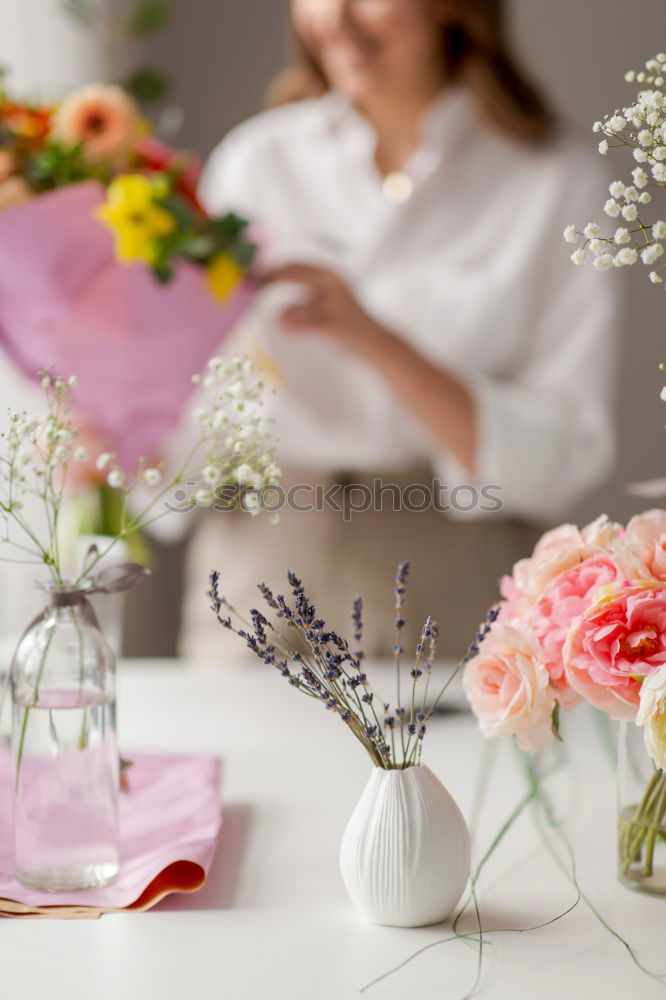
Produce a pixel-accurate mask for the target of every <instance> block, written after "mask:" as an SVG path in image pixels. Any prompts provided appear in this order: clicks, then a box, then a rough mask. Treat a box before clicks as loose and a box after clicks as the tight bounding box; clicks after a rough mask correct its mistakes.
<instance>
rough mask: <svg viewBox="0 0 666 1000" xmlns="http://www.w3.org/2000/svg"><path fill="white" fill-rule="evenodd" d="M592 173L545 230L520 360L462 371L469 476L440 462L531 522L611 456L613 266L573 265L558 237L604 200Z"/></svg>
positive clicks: (600, 472)
mask: <svg viewBox="0 0 666 1000" xmlns="http://www.w3.org/2000/svg"><path fill="white" fill-rule="evenodd" d="M589 173H590V176H589V178H588V181H589V183H583V184H582V185H579V188H578V191H577V193H575V194H573V195H572V194H571V187H569V188H568V194H569V197H567V199H566V207H565V208H564V212H561V211H559V210H558V211H557V212H554V213H553V215H554V217H553V219H552V231H549V232H547V233H545V234H544V235H543V242H544V244H545V245H544V247H542V248H541V251H540V253H541V266H540V267H539V266H535V268H534V274H535V275H536V274H540V275H541V289H540V292H539V294H538V295H537V296H536V299H535V308H534V321H533V337H532V340H531V342H530V343H529V344H526V345H525V352H524V359H523V361H522V362H520V363H519V364H518V366H517V368H516V369H515V371H514V372H512V374H511V377H504V378H499V377H492V376H489V375H486V374H482V373H478V372H470V373H460V374H461V375H462V377H463V380H464V381H466V383H467V385H468V387H469V389H470V391H471V393H472V396H473V398H474V400H475V402H476V407H477V426H478V441H479V445H478V454H477V461H476V469H475V470H474V473H473V475H472V476H471V477H470V473H469V471H467V470H466V469H465V468H463V467H462V466H461V465H460V464H459V463H458V462H457V461H456V460H454V459H453V458H452V457H450V456H447V457H446V458H444V460H443V462H441V463H439V470H438V471H440V472H441V474H442V476H443V481H444V482H445V483H446V484H447V485H448V486H449V488H450V489H453V488H455V487H456V486H462V485H463V484H468V485H473V486H476V487H477V488H479V489H480V488H482V487H483V486H486V487H487V486H493V487H496V488H497V487H499V490H497V489H496V490H495V491H494V493H493V495H494V496H500V497H501V502H502V507H503V512H504V513H505V514H508V515H514V516H520V517H524V518H527V519H529V520H534V521H547V520H551V519H556V518H561V517H564V516H567V514H568V512H569V511H570V508H571V507H572V506H573V505H574V504H575V503H576V501H578V500H579V499H580V498H581V497H582V496H584V494H586V493H587V492H588V491H590V490H591V489H592V488H594V487H595V486H596V485H597V484H598V483H599V482H600V481H601V480H602V479H603V478H604V476H605V475H606V474H607V473H608V472H609V470H610V469H611V467H612V465H613V461H614V453H615V442H614V429H613V413H612V404H613V395H614V379H615V370H616V364H617V349H618V332H619V322H618V315H619V308H620V303H619V286H620V283H619V282H618V278H619V275H617V274H616V273H615V274H605V273H601V272H599V271H597V270H596V269H595V268H594V267H593V266H592V264H591V262H588V263H587V264H585V265H582V266H576V265H574V264H573V263H572V261H571V260H570V253H571V250H572V249H573V247H569V249H567V244H566V243H565V242H564V240H563V238H562V231H563V228H564V225H566V224H568V223H570V222H574V221H575V222H576V223H577V225H578V227H579V228H580V226H581V225H584V224H585V223H586V222H587V221H588V220H589V218H590V217H591V215H590V211H591V208H590V206H595V205H598V204H599V201H600V199H603V193H604V187H603V184H604V177H603V176H602V175H601V174H600V172H599V171H597V170H594V171H590V172H589ZM592 210H593V209H592ZM565 213H566V218H565V217H564V214H565ZM592 217H593V216H592ZM470 479H471V480H472V481H471V482H470Z"/></svg>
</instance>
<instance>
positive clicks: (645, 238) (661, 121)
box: [564, 52, 666, 284]
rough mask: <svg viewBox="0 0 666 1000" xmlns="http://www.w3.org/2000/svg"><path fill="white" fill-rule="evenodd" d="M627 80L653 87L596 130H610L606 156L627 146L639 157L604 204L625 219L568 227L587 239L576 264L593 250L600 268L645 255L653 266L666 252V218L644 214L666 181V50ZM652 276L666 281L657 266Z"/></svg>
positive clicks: (603, 149) (567, 233) (602, 149)
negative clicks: (606, 228)
mask: <svg viewBox="0 0 666 1000" xmlns="http://www.w3.org/2000/svg"><path fill="white" fill-rule="evenodd" d="M625 80H626V81H627V82H628V83H635V82H637V83H640V84H646V85H647V87H646V88H645V89H642V90H640V91H639V92H638V94H637V96H636V99H635V101H634V102H633V103H632V104H629V105H627V106H626V107H623V108H617V109H616V110H615V111H614V112H613V113H612V114H607V115H604V118H603V120H600V121H596V122H595V123H594V126H593V131H594V132H597V133H602V134H603V136H604V138H603V139H601V141H600V142H599V147H598V148H599V153H600V154H601V155H602V156H606V155H607V153H608V151H609V149H612V148H616V147H620V146H622V147H624V148H625V149H630V150H631V151H632V156H633V159H634V161H635V163H636V166H635V167H634V168H633V169H632V172H631V180H627V181H626V182H625V181H623V180H614V181H613V182H612V183H611V184H610V187H609V194H610V198H608V200H607V201H606V204H605V205H604V212H605V213H606V215H607V216H609V218H611V219H618V220H619V219H620V217H621V220H622V224H620V225H619V226H618V228H617V229H616V230H615V233H614V234H613V235H612V236H603V235H602V231H601V226H600V225H599V224H598V223H596V222H588V224H587V225H586V226H585V227H584V229H583V230H582V232H579V231H578V230H577V229H576V226H575V225H570V226H567V227H566V229H565V230H564V238H565V240H566V241H567V242H568V243H580V244H582V245H579V246H578V247H577V248H576V249H575V250H574V251H573V253H572V254H571V259H572V261H573V262H574V264H585V263H586V262H587V261H588V260H589V259H590V255H591V256H592V263H593V265H594V267H596V268H597V270H599V271H607V270H609V269H610V268H612V267H624V266H626V265H631V264H636V263H637V262H638V261H639V260H640V261H641V262H642V263H643V264H644V265H646V266H648V267H652V266H653V265H654V264H656V262H657V261H658V260H659V258H660V257H661V256H662V255H663V253H664V246H663V240H664V239H666V222H664V221H663V219H658V220H656V221H651V222H648V221H646V220H645V219H644V218H642V217H641V211H642V209H641V206H644V205H649V204H650V203H651V202H652V191H655V190H657V189H660V188H661V189H663V188H664V187H665V186H666V96H665V93H664V87H665V84H666V53H664V52H660V53H659V54H658V55H657V56H656V57H655V58H654V59H648V61H647V62H646V63H645V70H641V71H640V72H635V71H634V70H630V71H629V72H628V73H626V74H625ZM665 214H666V213H665ZM625 223H626V224H625ZM649 277H650V281H651V282H652V283H653V284H662V283H663V278H662V276H661V274H659V273H658V272H657V271H654V270H653V271H650V273H649Z"/></svg>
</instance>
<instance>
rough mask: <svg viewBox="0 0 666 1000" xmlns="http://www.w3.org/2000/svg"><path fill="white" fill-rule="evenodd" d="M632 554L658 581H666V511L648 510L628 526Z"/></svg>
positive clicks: (628, 539) (628, 538)
mask: <svg viewBox="0 0 666 1000" xmlns="http://www.w3.org/2000/svg"><path fill="white" fill-rule="evenodd" d="M626 544H627V547H628V548H629V550H630V551H631V553H632V554H633V555H634V556H635V557H636V558H637V559H639V560H640V562H641V563H643V564H644V566H645V567H646V569H647V570H648V572H649V573H651V574H652V575H653V576H655V577H656V578H657V579H658V580H666V510H647V511H646V512H645V513H644V514H639V515H638V516H637V517H632V519H631V521H630V522H629V524H628V525H627V536H626Z"/></svg>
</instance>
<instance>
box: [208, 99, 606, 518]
mask: <svg viewBox="0 0 666 1000" xmlns="http://www.w3.org/2000/svg"><path fill="white" fill-rule="evenodd" d="M373 154H374V135H373V133H372V130H371V128H370V127H369V125H368V123H367V122H366V121H365V119H364V118H363V117H362V116H361V115H360V114H358V113H357V112H356V111H355V110H354V109H353V108H352V107H351V106H350V105H349V104H348V103H347V102H346V101H345V100H344V99H343V98H341V97H340V96H339V95H336V94H329V95H327V96H326V97H323V98H321V99H318V100H314V101H306V102H302V103H299V104H294V105H289V106H286V107H284V108H280V109H277V110H272V111H268V112H264V113H263V114H260V115H258V116H256V117H255V118H253V119H251V120H250V121H248V122H246V123H244V124H243V125H241V126H239V127H238V128H236V129H234V130H233V131H232V132H231V133H230V134H229V135H228V136H227V138H225V139H224V140H223V142H222V143H220V145H219V146H218V147H217V149H216V150H215V151H214V153H213V155H212V156H211V159H210V160H209V162H208V165H207V167H206V170H205V172H204V176H203V179H202V185H201V194H202V197H203V200H204V202H205V204H206V205H207V207H208V209H209V210H211V211H214V212H221V211H223V210H226V209H230V208H233V209H234V210H236V211H238V212H239V213H241V214H245V215H246V216H247V217H248V218H251V219H253V220H258V222H259V223H260V226H261V232H262V243H263V245H264V246H265V247H266V249H265V251H264V253H265V256H266V257H267V258H268V259H269V260H270V262H271V263H278V262H279V263H283V262H286V261H288V260H296V259H298V260H304V261H310V262H314V263H320V264H322V263H323V264H325V265H327V266H330V267H331V268H334V269H335V270H337V271H338V272H339V273H340V274H342V275H343V276H344V277H345V278H346V279H347V280H348V282H349V284H350V286H351V287H352V289H353V290H354V292H355V294H356V296H357V297H358V300H359V301H360V302H361V304H362V305H363V306H364V308H365V309H366V310H367V311H368V312H369V313H370V314H372V315H373V316H374V317H375V318H376V319H378V320H379V321H380V322H382V323H384V324H385V325H386V326H387V327H389V328H390V329H391V330H393V331H394V332H395V333H397V334H399V335H400V336H402V337H403V338H404V339H405V340H407V341H409V342H410V343H411V344H412V345H413V346H414V347H415V348H416V349H417V350H418V351H420V352H421V353H422V354H423V355H424V356H426V357H427V358H429V359H430V360H431V361H432V362H433V363H434V364H436V365H440V366H442V368H446V369H447V370H450V371H452V372H455V373H457V374H458V376H459V377H461V378H462V379H463V380H464V381H465V382H466V384H467V385H468V386H469V388H470V390H471V392H472V394H473V397H474V399H475V401H476V405H477V408H478V421H479V434H480V436H479V440H480V447H479V453H478V460H477V463H476V469H475V470H474V471H473V472H471V471H470V470H467V469H465V468H463V467H462V466H461V465H460V464H459V463H458V462H457V461H456V460H455V459H454V457H453V456H452V455H450V454H447V453H445V452H443V450H442V448H441V445H440V444H439V443H438V441H437V440H436V439H435V438H434V437H433V436H432V435H431V434H430V433H429V432H428V431H427V430H426V429H425V428H424V427H423V426H422V425H421V424H420V423H417V421H416V420H415V419H414V418H412V417H411V415H410V414H409V412H408V411H407V410H406V409H405V407H404V406H403V405H401V404H400V403H399V402H398V401H397V400H396V398H395V397H394V395H393V393H392V392H391V388H390V386H389V385H388V384H387V383H386V382H385V381H384V380H383V378H382V377H381V376H380V375H379V374H378V373H377V372H376V371H375V370H374V369H373V368H372V367H370V365H369V364H367V363H365V362H364V361H361V360H359V359H358V358H357V357H355V356H352V355H350V354H349V353H348V352H345V351H343V350H342V349H339V348H338V347H337V346H336V345H334V344H332V343H331V342H329V341H327V340H326V339H325V338H323V337H320V336H316V335H315V336H307V335H303V334H301V333H299V334H297V335H295V334H293V333H290V332H288V331H286V330H285V329H283V328H282V327H281V324H280V321H279V316H278V313H279V311H280V310H281V309H282V308H284V306H285V305H286V304H287V302H290V301H293V300H294V299H295V298H298V297H299V295H302V289H299V288H298V287H296V286H283V287H282V288H271V289H268V290H266V291H265V292H263V293H262V294H261V296H260V297H259V299H258V301H257V303H256V306H254V307H253V309H252V310H251V312H250V314H249V315H248V318H247V322H246V326H247V327H248V328H249V329H251V331H252V336H253V337H254V338H255V340H256V341H257V342H258V343H259V345H260V349H261V351H262V352H263V353H264V354H266V355H268V356H269V357H270V358H271V360H272V362H273V363H274V365H275V366H276V368H277V369H278V370H279V372H280V373H281V376H282V379H281V384H280V387H279V389H278V392H277V394H276V395H275V396H274V397H273V398H272V399H271V401H270V403H269V408H270V409H271V411H272V412H271V415H272V416H273V417H275V419H276V422H277V423H276V436H277V437H278V440H279V450H278V458H279V460H280V461H281V462H283V463H295V464H298V465H300V466H303V465H305V466H310V467H312V468H316V469H318V470H330V471H334V470H345V471H347V472H349V471H354V470H360V469H363V470H366V471H368V470H381V471H382V472H384V473H389V472H390V471H391V470H399V469H403V468H405V467H408V466H410V465H413V464H414V463H415V462H417V461H423V460H428V461H429V462H430V463H431V464H432V467H433V469H434V471H435V474H436V475H438V476H439V477H440V479H441V480H442V483H443V484H444V485H447V486H448V487H449V488H452V487H454V486H457V485H462V484H470V485H477V486H482V485H484V484H487V485H497V486H500V487H501V490H502V499H503V503H504V510H505V512H506V513H507V514H511V515H517V516H524V517H527V518H535V519H537V520H542V519H548V518H551V517H558V516H562V515H564V514H566V513H567V510H568V508H569V507H570V505H571V504H572V503H573V502H574V501H575V500H576V499H577V498H578V497H580V496H581V495H582V494H584V493H585V492H586V491H587V490H589V489H590V488H591V487H593V486H594V485H595V484H596V483H597V482H598V481H599V479H600V478H601V477H602V476H603V475H604V474H605V473H606V472H607V470H608V469H609V466H610V465H611V462H612V458H613V431H612V421H611V414H610V405H611V396H612V382H613V373H614V368H615V360H616V340H617V337H616V334H617V305H616V284H617V283H616V281H614V280H613V277H612V276H609V275H604V274H601V273H599V272H597V271H596V270H594V269H593V268H590V267H575V266H574V265H573V264H572V263H571V261H570V260H569V251H568V249H567V245H566V244H565V243H564V241H563V239H562V231H563V229H564V227H565V225H567V224H569V223H571V222H576V223H578V224H580V223H581V222H584V221H586V220H587V219H588V218H590V217H594V215H595V212H596V213H597V214H598V207H599V202H600V200H603V198H604V189H605V184H606V178H605V175H604V173H603V171H602V170H601V169H600V168H599V166H598V164H597V159H596V157H595V156H593V155H592V154H591V153H590V152H589V150H588V149H587V148H586V146H583V147H582V148H580V147H579V146H578V145H577V144H576V142H574V141H573V140H572V139H571V137H569V136H565V137H562V138H560V139H558V141H557V142H556V143H555V144H553V145H552V146H550V147H548V148H544V149H539V150H533V149H528V148H527V147H523V146H520V145H518V144H516V143H515V142H512V141H510V140H508V139H507V138H505V137H504V136H502V135H501V134H500V133H499V132H496V131H495V130H493V129H491V128H490V127H489V126H487V125H486V124H485V122H484V120H483V119H482V117H481V114H480V113H479V112H478V111H477V109H476V106H475V103H474V101H473V98H472V97H471V96H470V95H468V94H467V93H466V92H465V91H464V90H462V89H455V90H451V91H446V92H445V93H443V94H442V96H441V97H440V98H439V99H438V100H437V101H436V102H435V103H434V105H433V106H432V107H431V108H430V110H429V112H428V114H427V116H426V117H425V120H424V125H423V143H422V145H421V147H420V148H419V149H418V151H417V152H416V153H415V154H414V155H413V157H412V158H411V159H410V161H409V163H408V164H407V165H406V167H405V168H404V170H403V172H402V174H401V175H398V177H397V178H396V177H392V178H390V180H389V181H388V183H387V182H386V181H385V180H384V179H383V178H382V177H381V176H380V175H379V173H378V171H377V168H376V166H375V164H374V156H373ZM246 335H247V333H246Z"/></svg>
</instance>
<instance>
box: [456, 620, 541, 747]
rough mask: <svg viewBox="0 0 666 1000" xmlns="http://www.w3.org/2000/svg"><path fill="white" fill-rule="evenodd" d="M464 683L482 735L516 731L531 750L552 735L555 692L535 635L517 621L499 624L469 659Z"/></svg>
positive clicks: (507, 734)
mask: <svg viewBox="0 0 666 1000" xmlns="http://www.w3.org/2000/svg"><path fill="white" fill-rule="evenodd" d="M463 687H464V689H465V694H466V695H467V698H468V699H469V702H470V704H471V706H472V710H473V712H474V714H475V715H476V717H477V718H478V720H479V726H480V728H481V731H482V732H483V734H484V735H485V736H486V737H488V738H489V739H499V738H501V737H502V736H515V737H516V741H517V742H518V745H519V746H520V747H521V748H522V749H523V750H528V751H536V750H541V749H543V748H544V747H546V746H548V744H549V743H552V741H553V740H554V738H555V734H554V732H553V724H552V718H553V709H554V707H555V694H554V691H553V689H552V687H551V686H550V678H549V676H548V671H547V670H546V667H545V664H544V661H543V650H542V649H541V648H540V646H539V643H538V642H537V640H536V638H535V637H534V635H532V634H531V633H530V631H529V630H528V629H527V628H525V627H524V626H523V625H521V624H520V623H519V622H513V623H512V624H510V625H509V624H500V623H498V624H497V625H495V627H494V628H493V631H492V633H491V635H490V637H489V638H488V639H486V641H485V642H484V644H483V646H482V647H481V650H480V652H479V653H478V654H477V656H475V657H474V659H472V660H470V661H469V663H468V664H467V666H466V668H465V673H464V675H463Z"/></svg>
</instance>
